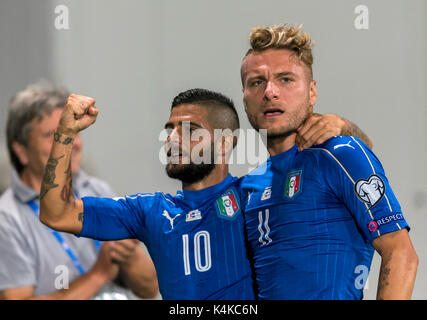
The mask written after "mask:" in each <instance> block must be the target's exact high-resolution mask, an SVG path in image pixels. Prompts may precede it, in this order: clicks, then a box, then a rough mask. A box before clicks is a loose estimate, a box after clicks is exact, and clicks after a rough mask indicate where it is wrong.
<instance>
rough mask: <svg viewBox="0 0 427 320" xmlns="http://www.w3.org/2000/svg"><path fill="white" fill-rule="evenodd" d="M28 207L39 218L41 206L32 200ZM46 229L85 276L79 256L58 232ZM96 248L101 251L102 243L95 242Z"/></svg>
mask: <svg viewBox="0 0 427 320" xmlns="http://www.w3.org/2000/svg"><path fill="white" fill-rule="evenodd" d="M28 205H29V206H30V208H31V209H32V210H33V212H34V214H35V215H36V216H37V217H38V216H39V206H38V205H37V203H36V202H35V201H34V200H31V201H29V202H28ZM46 228H47V229H48V230H49V231H50V232H51V233H52V234H53V236H54V237H55V238H56V240H57V241H58V242H59V244H60V245H61V247H62V249H64V251H65V252H66V253H67V254H68V256H69V257H70V259H71V261H72V262H73V264H74V266H75V267H76V268H77V270H78V271H79V272H80V274H82V275H83V274H85V272H86V271H85V269H84V268H83V266H82V265H81V263H80V261H79V259H78V258H77V256H76V255H75V254H74V252H73V250H72V249H71V248H70V246H69V245H68V244H67V242H65V240H64V238H63V237H62V236H61V234H60V233H59V232H58V231H56V230H53V229H51V228H49V227H46ZM95 246H96V248H97V250H99V247H100V242H99V241H95Z"/></svg>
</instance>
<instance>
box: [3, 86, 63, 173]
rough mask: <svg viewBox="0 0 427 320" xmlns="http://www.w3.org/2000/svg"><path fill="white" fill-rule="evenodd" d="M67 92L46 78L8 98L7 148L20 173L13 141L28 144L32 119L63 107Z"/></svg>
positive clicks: (19, 164)
mask: <svg viewBox="0 0 427 320" xmlns="http://www.w3.org/2000/svg"><path fill="white" fill-rule="evenodd" d="M68 96H69V92H68V90H67V89H65V88H60V87H55V86H53V85H52V84H51V83H50V82H48V81H46V80H41V81H38V82H36V83H33V84H30V85H29V86H27V87H26V88H25V89H24V90H22V91H19V92H18V93H17V94H16V95H15V96H13V97H12V98H11V99H10V102H9V112H8V118H7V125H6V139H7V148H8V151H9V157H10V161H11V163H12V165H13V167H14V168H15V169H16V170H17V171H18V173H20V172H21V171H22V169H23V168H24V167H23V165H22V164H21V162H20V161H19V159H18V157H17V156H16V154H15V152H14V151H13V148H12V144H13V142H18V143H20V144H22V145H23V146H27V145H28V138H29V135H30V132H31V129H32V124H33V120H34V119H37V120H38V121H41V120H42V119H43V118H44V117H45V116H46V115H50V114H51V113H52V111H53V110H54V109H56V108H63V107H64V106H65V104H66V102H67V98H68Z"/></svg>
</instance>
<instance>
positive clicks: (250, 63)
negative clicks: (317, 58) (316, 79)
mask: <svg viewBox="0 0 427 320" xmlns="http://www.w3.org/2000/svg"><path fill="white" fill-rule="evenodd" d="M306 68H308V67H307V66H306V65H305V64H304V63H303V62H302V61H301V60H300V59H299V58H298V56H297V55H296V53H295V52H293V51H291V50H288V49H267V50H264V51H252V52H251V53H249V54H248V55H247V56H246V57H245V58H244V59H243V61H242V67H241V69H240V73H241V77H242V82H243V81H244V80H245V79H246V77H247V76H252V75H259V74H265V73H268V72H271V73H284V72H292V73H295V74H300V73H301V74H303V73H305V72H306V71H307V70H305V69H306Z"/></svg>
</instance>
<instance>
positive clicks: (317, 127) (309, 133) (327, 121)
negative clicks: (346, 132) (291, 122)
mask: <svg viewBox="0 0 427 320" xmlns="http://www.w3.org/2000/svg"><path fill="white" fill-rule="evenodd" d="M340 121H341V119H340V118H339V117H338V116H336V115H312V116H310V118H308V119H307V121H306V122H305V123H304V125H303V126H301V127H300V128H299V129H298V135H297V138H296V141H295V142H296V143H297V145H298V150H299V151H302V150H303V149H307V148H310V147H311V146H313V145H316V144H321V143H323V142H325V141H326V140H328V139H329V138H332V137H333V136H336V135H339V134H341V126H342V124H341V122H340Z"/></svg>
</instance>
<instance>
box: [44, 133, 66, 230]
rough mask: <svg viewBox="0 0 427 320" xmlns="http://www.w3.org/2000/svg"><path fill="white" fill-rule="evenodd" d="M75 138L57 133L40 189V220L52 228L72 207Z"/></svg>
mask: <svg viewBox="0 0 427 320" xmlns="http://www.w3.org/2000/svg"><path fill="white" fill-rule="evenodd" d="M73 140H74V137H72V136H67V135H63V134H61V133H60V132H55V135H54V142H53V144H52V149H51V153H50V156H49V160H48V161H47V164H46V167H45V171H44V175H43V180H42V185H41V189H40V220H41V221H42V222H43V223H45V224H47V225H48V226H50V227H53V225H55V223H56V222H57V221H59V220H61V219H62V218H63V215H64V214H65V212H66V208H67V206H72V205H73V201H74V195H73V192H72V190H73V189H72V178H71V177H72V175H71V151H72V146H73Z"/></svg>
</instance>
